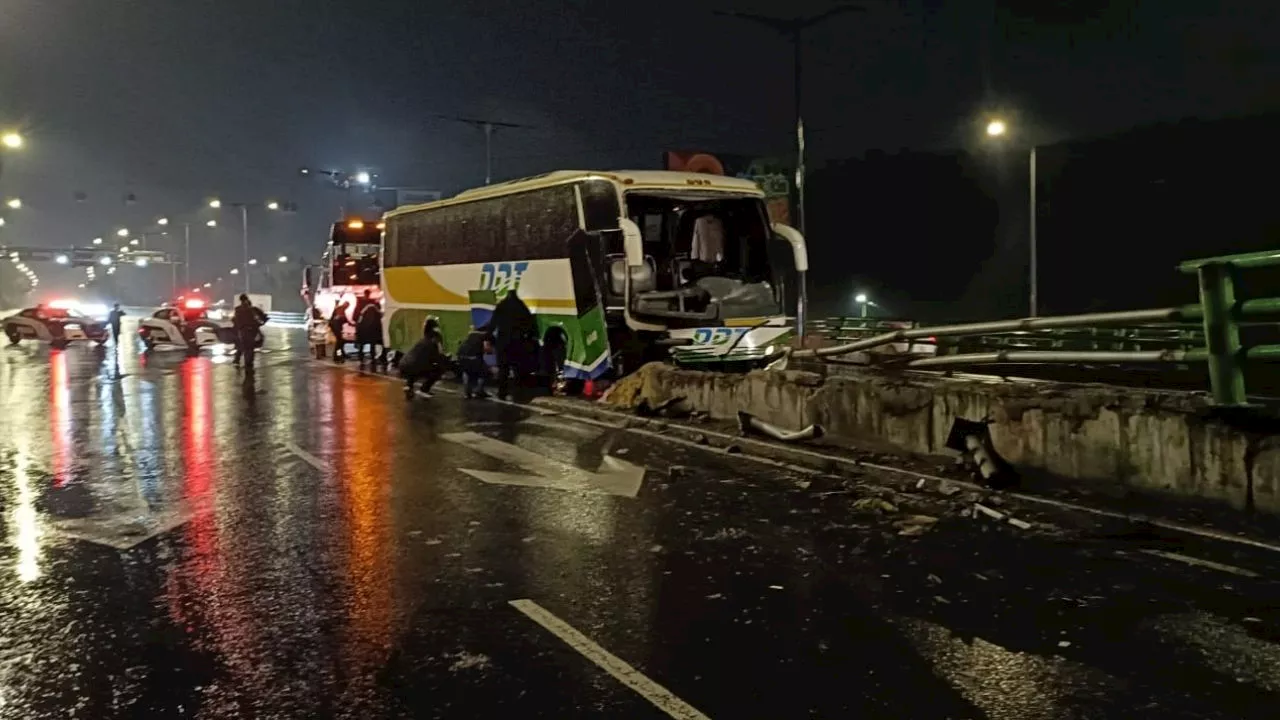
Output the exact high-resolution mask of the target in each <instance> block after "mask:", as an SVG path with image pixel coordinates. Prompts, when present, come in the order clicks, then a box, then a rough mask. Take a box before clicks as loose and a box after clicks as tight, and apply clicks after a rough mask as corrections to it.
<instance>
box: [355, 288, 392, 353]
mask: <svg viewBox="0 0 1280 720" xmlns="http://www.w3.org/2000/svg"><path fill="white" fill-rule="evenodd" d="M366 345H367V346H368V347H369V361H370V362H371V363H372V364H374V365H377V364H378V363H379V362H382V363H384V364H385V363H386V358H387V351H386V348H385V347H384V346H383V343H382V308H381V307H379V306H378V303H376V302H373V303H369V304H367V305H365V306H364V309H363V310H361V311H360V314H359V315H358V316H357V318H356V354H357V355H358V356H359V358H360V364H361V365H364V349H365V346H366Z"/></svg>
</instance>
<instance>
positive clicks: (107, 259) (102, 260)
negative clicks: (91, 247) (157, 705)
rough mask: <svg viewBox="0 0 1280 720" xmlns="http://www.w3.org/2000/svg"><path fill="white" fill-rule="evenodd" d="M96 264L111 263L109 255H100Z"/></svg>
mask: <svg viewBox="0 0 1280 720" xmlns="http://www.w3.org/2000/svg"><path fill="white" fill-rule="evenodd" d="M98 264H99V265H110V264H111V256H110V255H103V256H102V257H100V258H98Z"/></svg>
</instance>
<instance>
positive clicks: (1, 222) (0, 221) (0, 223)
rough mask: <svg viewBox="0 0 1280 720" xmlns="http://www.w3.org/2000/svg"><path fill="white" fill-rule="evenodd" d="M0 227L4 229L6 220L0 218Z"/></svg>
mask: <svg viewBox="0 0 1280 720" xmlns="http://www.w3.org/2000/svg"><path fill="white" fill-rule="evenodd" d="M0 227H4V218H2V217H0Z"/></svg>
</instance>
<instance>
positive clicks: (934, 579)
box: [925, 573, 942, 585]
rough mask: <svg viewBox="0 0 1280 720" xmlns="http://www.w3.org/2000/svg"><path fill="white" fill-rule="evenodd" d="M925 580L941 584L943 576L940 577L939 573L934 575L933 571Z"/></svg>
mask: <svg viewBox="0 0 1280 720" xmlns="http://www.w3.org/2000/svg"><path fill="white" fill-rule="evenodd" d="M925 580H928V581H929V582H931V583H933V584H934V585H941V584H942V578H940V577H938V576H937V575H934V574H933V573H929V574H928V575H927V576H925Z"/></svg>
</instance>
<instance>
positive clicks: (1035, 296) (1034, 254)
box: [1030, 145, 1040, 317]
mask: <svg viewBox="0 0 1280 720" xmlns="http://www.w3.org/2000/svg"><path fill="white" fill-rule="evenodd" d="M1030 210H1031V238H1030V240H1031V298H1030V306H1031V317H1036V313H1037V312H1038V311H1039V284H1040V283H1039V278H1040V273H1039V272H1038V271H1039V265H1038V263H1039V248H1038V247H1037V243H1036V215H1037V212H1036V210H1037V206H1036V148H1035V146H1034V145H1033V146H1031V207H1030Z"/></svg>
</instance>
